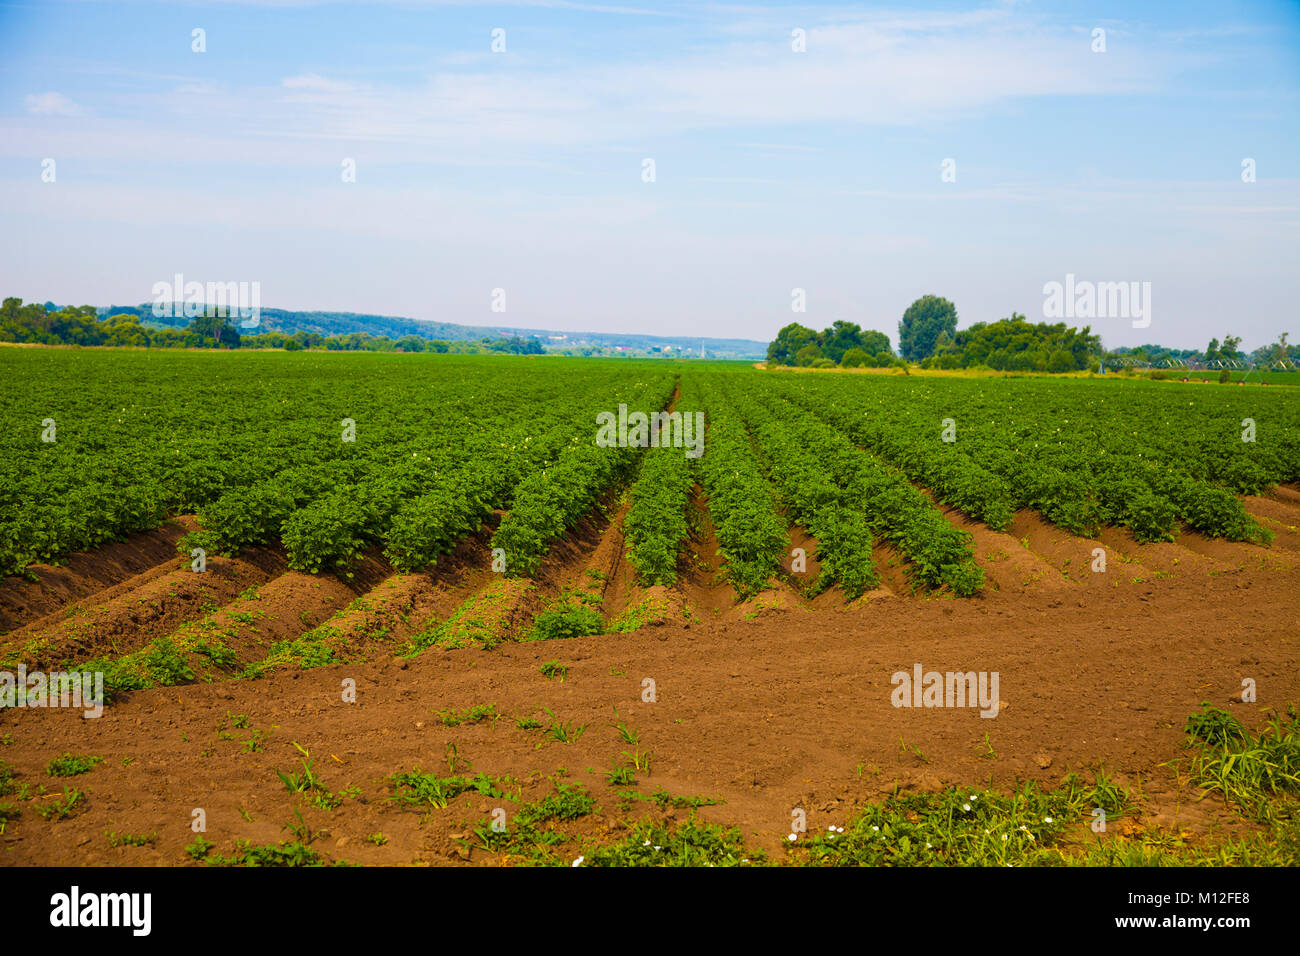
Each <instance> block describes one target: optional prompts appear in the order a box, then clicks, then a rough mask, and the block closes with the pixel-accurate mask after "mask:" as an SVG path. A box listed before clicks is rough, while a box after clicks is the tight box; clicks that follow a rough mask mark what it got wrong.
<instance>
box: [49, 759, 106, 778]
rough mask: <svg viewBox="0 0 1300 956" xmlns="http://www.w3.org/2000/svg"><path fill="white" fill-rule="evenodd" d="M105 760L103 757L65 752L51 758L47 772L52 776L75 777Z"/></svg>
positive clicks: (87, 771) (88, 771)
mask: <svg viewBox="0 0 1300 956" xmlns="http://www.w3.org/2000/svg"><path fill="white" fill-rule="evenodd" d="M103 762H104V758H103V757H90V756H85V755H79V754H70V753H65V754H63V755H62V756H60V757H55V758H54V759H53V760H51V761H50V765H49V766H48V767H46V768H45V772H46V773H48V774H49V775H50V776H51V777H75V776H77V775H78V774H83V773H90V771H91V770H93V769H95V766H96V765H97V764H101V763H103Z"/></svg>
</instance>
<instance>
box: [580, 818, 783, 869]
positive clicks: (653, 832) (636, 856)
mask: <svg viewBox="0 0 1300 956" xmlns="http://www.w3.org/2000/svg"><path fill="white" fill-rule="evenodd" d="M765 862H766V857H765V856H764V854H763V853H762V852H760V851H758V850H751V849H747V848H746V846H745V841H744V837H743V836H742V835H741V832H740V828H739V827H730V828H728V827H724V826H721V825H720V824H716V823H704V822H701V821H699V820H697V819H695V817H694V816H692V817H691V818H690V819H688V820H687V821H686V822H684V823H681V824H678V825H676V826H674V825H672V824H669V823H650V822H642V823H639V824H637V825H636V826H635V827H633V828H632V830H631V831H630V832H629V833H628V835H627V836H626V837H624V838H623V839H621V840H619V841H618V842H616V843H611V844H607V845H605V846H601V847H597V848H596V849H594V850H591V851H589V852H588V853H586V854H584V855H583V857H582V858H581V863H580V865H582V866H656V867H660V866H662V867H682V866H754V865H762V864H763V863H765ZM575 863H577V861H575Z"/></svg>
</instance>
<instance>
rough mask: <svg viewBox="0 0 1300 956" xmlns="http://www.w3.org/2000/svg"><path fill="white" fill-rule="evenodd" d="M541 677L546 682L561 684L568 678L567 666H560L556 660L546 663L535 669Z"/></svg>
mask: <svg viewBox="0 0 1300 956" xmlns="http://www.w3.org/2000/svg"><path fill="white" fill-rule="evenodd" d="M537 670H538V671H539V672H541V675H542V676H543V677H545V678H546V679H547V680H558V681H559V682H560V683H561V684H563V683H564V679H565V678H566V677H568V676H569V665H568V664H561V663H560V662H559V661H558V660H555V661H547V662H546V663H545V664H543V665H542V666H541V667H539V668H537Z"/></svg>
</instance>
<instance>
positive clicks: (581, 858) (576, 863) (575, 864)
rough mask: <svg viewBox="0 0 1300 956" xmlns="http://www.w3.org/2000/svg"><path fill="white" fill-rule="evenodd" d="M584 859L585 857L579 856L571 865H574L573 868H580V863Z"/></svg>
mask: <svg viewBox="0 0 1300 956" xmlns="http://www.w3.org/2000/svg"><path fill="white" fill-rule="evenodd" d="M585 859H586V857H585V856H580V857H578V858H577V859H576V860H574V861H573V865H574V866H582V861H583V860H585Z"/></svg>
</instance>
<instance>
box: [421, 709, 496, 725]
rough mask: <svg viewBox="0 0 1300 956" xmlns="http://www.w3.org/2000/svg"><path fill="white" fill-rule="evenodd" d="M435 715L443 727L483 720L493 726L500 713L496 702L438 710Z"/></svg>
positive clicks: (475, 722)
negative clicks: (460, 708) (461, 708)
mask: <svg viewBox="0 0 1300 956" xmlns="http://www.w3.org/2000/svg"><path fill="white" fill-rule="evenodd" d="M435 716H436V717H437V718H438V719H439V720H440V721H442V725H443V726H444V727H459V726H460V725H461V724H477V723H480V722H482V721H484V720H486V721H490V722H491V724H492V726H493V727H495V726H496V723H497V718H498V717H500V716H501V715H500V713H499V712H498V711H497V705H496V704H479V705H477V706H475V707H466V708H465V709H464V710H440V711H438V712H437V714H436V715H435Z"/></svg>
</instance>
